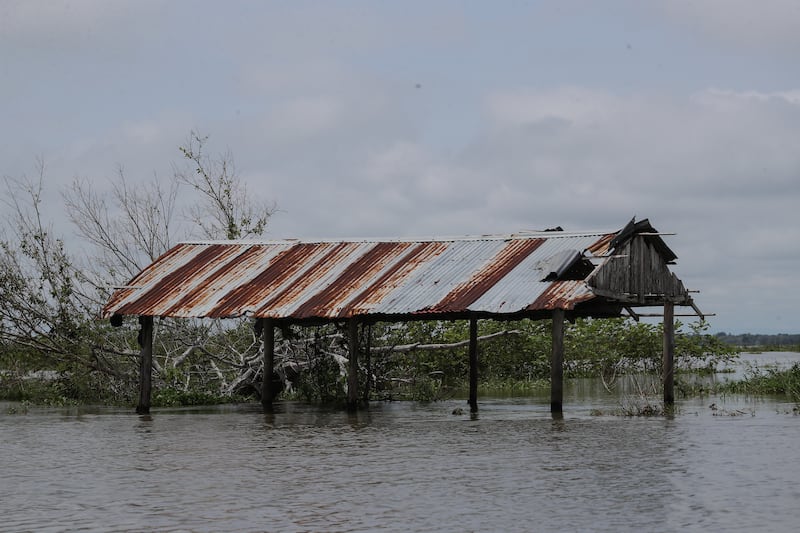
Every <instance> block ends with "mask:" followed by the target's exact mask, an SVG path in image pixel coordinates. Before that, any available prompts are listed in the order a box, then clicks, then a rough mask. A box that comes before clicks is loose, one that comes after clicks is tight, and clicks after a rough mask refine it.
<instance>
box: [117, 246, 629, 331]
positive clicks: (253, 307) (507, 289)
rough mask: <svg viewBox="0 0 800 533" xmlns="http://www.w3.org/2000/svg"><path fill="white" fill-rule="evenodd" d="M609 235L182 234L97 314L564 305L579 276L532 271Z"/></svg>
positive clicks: (316, 314) (295, 316)
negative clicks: (251, 238)
mask: <svg viewBox="0 0 800 533" xmlns="http://www.w3.org/2000/svg"><path fill="white" fill-rule="evenodd" d="M614 235H615V233H607V232H595V233H589V232H587V233H565V232H539V233H524V234H518V235H500V236H481V237H464V238H452V239H421V240H412V239H408V240H404V239H396V240H387V241H378V240H361V241H356V240H347V241H271V242H263V243H257V242H238V241H221V242H207V243H183V244H179V245H178V246H176V247H175V248H173V249H172V250H170V251H169V252H167V253H166V254H165V255H164V256H162V257H161V258H159V259H158V260H156V261H155V262H154V263H153V264H152V265H150V266H149V267H147V268H146V269H145V270H143V271H142V272H141V273H140V274H139V275H137V276H136V277H135V278H134V279H133V280H131V282H130V283H129V284H128V286H126V287H125V288H121V289H119V290H117V291H116V292H115V293H114V294H113V295H112V297H111V298H110V299H109V301H108V303H107V304H106V306H105V307H104V309H103V316H105V317H109V316H111V315H113V314H125V315H151V316H175V317H198V318H203V317H215V318H225V317H236V316H253V317H263V318H277V319H289V320H307V319H314V318H320V319H337V318H347V317H350V316H355V315H394V316H397V315H431V316H435V315H437V314H440V313H445V314H448V313H449V314H457V313H462V314H463V313H472V312H477V313H497V314H504V313H509V314H510V313H519V312H524V311H526V310H528V311H538V310H543V309H554V308H563V309H572V308H574V306H575V305H576V304H577V303H580V302H582V301H586V300H588V299H591V298H593V297H594V295H593V293H592V292H591V289H590V288H589V287H588V286H587V285H586V283H585V282H584V281H583V280H566V281H565V280H556V281H542V279H543V274H542V271H541V268H542V267H541V265H548V264H550V263H552V262H553V261H548V259H550V258H553V257H562V256H566V255H567V254H565V253H564V252H565V251H567V250H573V251H577V252H578V253H576V254H572V255H574V256H575V257H583V256H594V257H596V256H598V255H604V254H607V253H609V249H608V244H609V242H611V240H612V238H613V237H614ZM558 254H561V255H558ZM572 255H571V256H572Z"/></svg>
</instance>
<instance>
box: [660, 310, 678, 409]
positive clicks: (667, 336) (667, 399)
mask: <svg viewBox="0 0 800 533" xmlns="http://www.w3.org/2000/svg"><path fill="white" fill-rule="evenodd" d="M674 314H675V304H673V303H672V302H664V359H663V362H662V363H663V364H662V373H663V375H664V407H665V408H667V407H671V406H672V405H675V319H674Z"/></svg>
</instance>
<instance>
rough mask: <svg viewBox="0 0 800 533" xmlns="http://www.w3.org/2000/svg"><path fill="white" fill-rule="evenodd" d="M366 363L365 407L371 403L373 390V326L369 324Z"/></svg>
mask: <svg viewBox="0 0 800 533" xmlns="http://www.w3.org/2000/svg"><path fill="white" fill-rule="evenodd" d="M364 357H365V358H366V360H365V361H364V366H365V370H366V372H367V379H366V383H365V385H364V399H363V401H364V405H366V404H368V403H369V393H370V390H371V389H372V324H367V341H366V343H365V345H364Z"/></svg>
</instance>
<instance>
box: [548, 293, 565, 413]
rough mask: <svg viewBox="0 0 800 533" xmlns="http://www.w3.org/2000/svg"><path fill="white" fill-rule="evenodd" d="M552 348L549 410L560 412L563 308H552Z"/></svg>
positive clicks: (562, 365) (562, 386) (562, 396)
mask: <svg viewBox="0 0 800 533" xmlns="http://www.w3.org/2000/svg"><path fill="white" fill-rule="evenodd" d="M552 342H553V350H552V352H551V355H550V412H551V413H560V412H561V411H562V409H563V402H564V310H563V309H553V329H552Z"/></svg>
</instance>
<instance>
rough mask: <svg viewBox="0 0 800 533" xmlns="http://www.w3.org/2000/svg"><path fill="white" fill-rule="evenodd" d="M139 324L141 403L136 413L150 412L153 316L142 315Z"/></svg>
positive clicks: (144, 413)
mask: <svg viewBox="0 0 800 533" xmlns="http://www.w3.org/2000/svg"><path fill="white" fill-rule="evenodd" d="M139 324H140V325H141V329H140V330H139V346H140V347H141V350H140V351H139V405H137V406H136V413H137V414H140V415H147V414H150V395H151V392H152V383H153V317H152V316H140V317H139Z"/></svg>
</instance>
